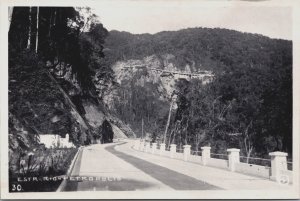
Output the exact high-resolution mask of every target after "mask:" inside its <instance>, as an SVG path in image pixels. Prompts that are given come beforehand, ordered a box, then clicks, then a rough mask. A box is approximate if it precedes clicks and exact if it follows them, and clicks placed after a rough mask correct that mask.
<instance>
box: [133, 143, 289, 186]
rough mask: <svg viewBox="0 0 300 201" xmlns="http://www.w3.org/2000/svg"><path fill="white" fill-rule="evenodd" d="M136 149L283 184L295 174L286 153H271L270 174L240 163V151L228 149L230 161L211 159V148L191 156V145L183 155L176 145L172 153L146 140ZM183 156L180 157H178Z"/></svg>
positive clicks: (205, 148)
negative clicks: (177, 150)
mask: <svg viewBox="0 0 300 201" xmlns="http://www.w3.org/2000/svg"><path fill="white" fill-rule="evenodd" d="M134 149H136V150H140V151H144V152H147V153H151V154H159V155H160V156H167V157H170V158H178V159H181V160H184V161H192V162H195V163H200V164H202V165H204V166H205V165H209V166H212V167H216V168H222V169H224V168H225V169H227V168H228V170H230V171H232V172H242V173H246V174H250V175H256V176H259V177H264V178H269V176H270V179H271V180H274V181H277V182H282V181H281V180H284V179H286V177H288V179H289V180H290V181H289V182H290V183H291V182H292V181H291V178H293V172H292V171H290V170H288V168H287V156H288V154H287V153H284V152H278V151H277V152H272V153H269V155H270V156H271V171H270V173H269V171H268V169H266V167H265V166H261V165H254V164H251V165H250V166H249V164H247V163H241V162H240V149H235V148H231V149H227V153H228V160H224V159H218V158H211V147H208V146H205V147H201V151H202V154H201V155H202V156H196V155H191V145H184V146H183V153H176V144H171V145H170V151H167V150H166V144H165V143H161V144H160V146H159V148H158V147H157V143H155V142H154V143H152V147H151V146H150V142H145V140H136V141H135V142H134ZM179 154H181V155H180V156H178V155H179Z"/></svg>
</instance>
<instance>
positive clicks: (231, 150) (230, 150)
mask: <svg viewBox="0 0 300 201" xmlns="http://www.w3.org/2000/svg"><path fill="white" fill-rule="evenodd" d="M227 151H228V152H239V151H240V149H236V148H231V149H227Z"/></svg>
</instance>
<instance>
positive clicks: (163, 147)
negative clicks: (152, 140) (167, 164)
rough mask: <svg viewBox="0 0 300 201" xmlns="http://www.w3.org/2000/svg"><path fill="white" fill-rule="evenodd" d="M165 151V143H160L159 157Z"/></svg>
mask: <svg viewBox="0 0 300 201" xmlns="http://www.w3.org/2000/svg"><path fill="white" fill-rule="evenodd" d="M165 151H166V144H165V143H161V144H160V147H159V155H162V154H163V152H165Z"/></svg>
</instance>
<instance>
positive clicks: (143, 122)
mask: <svg viewBox="0 0 300 201" xmlns="http://www.w3.org/2000/svg"><path fill="white" fill-rule="evenodd" d="M142 139H144V118H142Z"/></svg>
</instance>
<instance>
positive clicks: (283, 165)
mask: <svg viewBox="0 0 300 201" xmlns="http://www.w3.org/2000/svg"><path fill="white" fill-rule="evenodd" d="M269 155H270V156H271V177H270V179H272V180H275V181H277V182H280V179H281V177H282V176H285V175H284V174H283V171H286V170H287V156H288V154H287V153H285V152H280V151H275V152H271V153H269Z"/></svg>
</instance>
